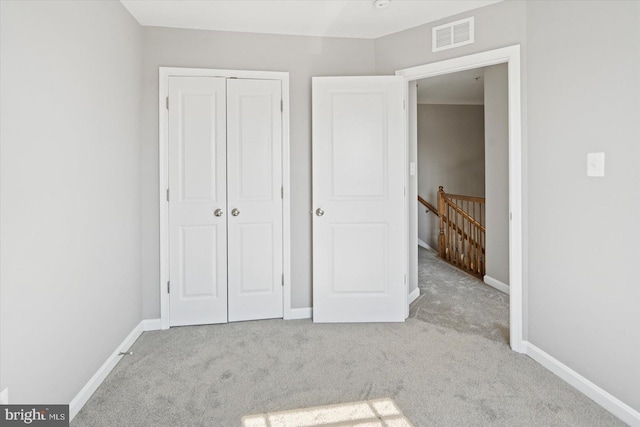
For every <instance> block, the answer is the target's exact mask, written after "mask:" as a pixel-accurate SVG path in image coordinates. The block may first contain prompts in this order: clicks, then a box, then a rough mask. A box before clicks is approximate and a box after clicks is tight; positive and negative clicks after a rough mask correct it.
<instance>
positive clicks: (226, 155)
mask: <svg viewBox="0 0 640 427" xmlns="http://www.w3.org/2000/svg"><path fill="white" fill-rule="evenodd" d="M280 85H281V84H280V81H276V80H245V79H225V78H218V77H170V78H169V106H170V107H169V155H168V159H169V165H168V167H169V191H170V197H169V257H170V261H169V270H170V272H169V276H170V295H169V300H170V312H169V317H170V325H171V326H178V325H197V324H208V323H224V322H227V321H239V320H250V319H266V318H275V317H282V315H283V300H282V198H281V187H282V153H281V152H282V124H281V114H282V113H281V107H280V102H281V87H280Z"/></svg>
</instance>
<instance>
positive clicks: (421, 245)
mask: <svg viewBox="0 0 640 427" xmlns="http://www.w3.org/2000/svg"><path fill="white" fill-rule="evenodd" d="M418 246H420V247H422V248H425V249H431V250H434V249H433V248H432V247H431V246H429V245H427V242H425V241H424V240H422V239H421V238H419V237H418Z"/></svg>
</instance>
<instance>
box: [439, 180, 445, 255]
mask: <svg viewBox="0 0 640 427" xmlns="http://www.w3.org/2000/svg"><path fill="white" fill-rule="evenodd" d="M438 217H439V218H440V233H439V235H438V255H439V256H440V258H442V259H445V238H444V188H443V187H442V185H441V186H440V187H438Z"/></svg>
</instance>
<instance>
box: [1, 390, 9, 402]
mask: <svg viewBox="0 0 640 427" xmlns="http://www.w3.org/2000/svg"><path fill="white" fill-rule="evenodd" d="M8 404H9V389H8V388H5V389H4V390H2V392H0V405H8Z"/></svg>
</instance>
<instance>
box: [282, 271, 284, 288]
mask: <svg viewBox="0 0 640 427" xmlns="http://www.w3.org/2000/svg"><path fill="white" fill-rule="evenodd" d="M282 286H284V273H282Z"/></svg>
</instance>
